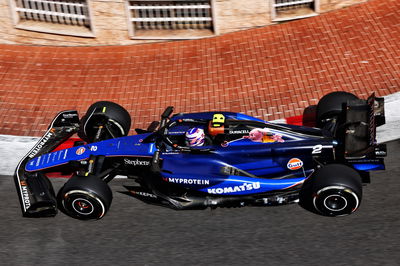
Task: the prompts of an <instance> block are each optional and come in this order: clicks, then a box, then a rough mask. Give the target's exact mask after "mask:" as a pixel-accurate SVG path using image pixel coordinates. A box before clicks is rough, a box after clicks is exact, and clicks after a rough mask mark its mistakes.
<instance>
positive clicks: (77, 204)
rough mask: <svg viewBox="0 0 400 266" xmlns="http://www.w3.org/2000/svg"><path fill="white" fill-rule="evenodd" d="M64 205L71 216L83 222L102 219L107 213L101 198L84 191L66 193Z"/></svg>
mask: <svg viewBox="0 0 400 266" xmlns="http://www.w3.org/2000/svg"><path fill="white" fill-rule="evenodd" d="M62 205H63V207H64V209H65V211H66V212H67V213H68V214H69V215H70V216H72V217H74V218H78V219H83V220H85V219H100V218H102V217H103V216H104V215H105V213H106V207H105V205H104V203H103V202H102V201H101V200H100V198H99V197H97V196H96V195H95V194H93V193H90V192H87V191H84V190H71V191H68V192H67V193H65V194H64V196H63V198H62Z"/></svg>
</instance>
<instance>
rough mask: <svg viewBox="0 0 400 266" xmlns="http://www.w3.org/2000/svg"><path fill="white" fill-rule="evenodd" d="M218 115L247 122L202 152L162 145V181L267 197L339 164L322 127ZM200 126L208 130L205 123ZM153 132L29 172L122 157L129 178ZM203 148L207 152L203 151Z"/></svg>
mask: <svg viewBox="0 0 400 266" xmlns="http://www.w3.org/2000/svg"><path fill="white" fill-rule="evenodd" d="M214 114H215V112H204V113H194V114H177V115H174V116H173V117H172V118H171V121H178V120H185V119H186V120H187V119H193V120H196V121H197V120H204V121H207V120H211V119H212V117H213V115H214ZM218 114H223V115H224V116H225V118H226V119H227V120H235V121H243V124H242V125H241V124H240V123H239V127H238V128H233V129H228V130H227V131H226V134H227V135H229V134H231V135H233V137H232V136H230V138H229V140H228V141H224V142H223V143H211V144H208V145H207V146H204V147H201V148H199V152H196V149H192V150H191V151H181V150H176V149H174V148H173V147H171V146H170V145H168V144H165V145H163V147H164V148H163V149H162V150H161V154H160V161H161V172H160V174H161V179H162V182H165V184H166V185H169V184H174V185H178V186H179V187H181V188H183V189H186V190H188V191H195V192H198V193H203V194H204V193H205V194H209V195H218V196H221V195H231V196H236V195H253V194H265V193H271V192H276V191H286V190H288V189H295V188H298V187H299V186H301V185H302V183H303V182H304V181H305V179H307V178H308V177H309V176H310V175H311V174H312V173H313V172H314V170H315V169H316V166H317V165H318V163H321V162H323V163H329V162H333V161H334V160H335V158H334V148H335V147H336V146H337V142H336V140H334V139H333V138H331V137H330V136H329V134H324V133H323V132H322V131H321V130H320V129H315V128H306V127H300V126H289V125H276V124H272V123H269V122H265V121H263V120H261V119H258V118H254V117H250V116H247V115H244V114H240V113H232V112H218ZM194 124H196V123H194V122H193V123H190V121H189V122H188V123H178V124H177V125H176V126H174V127H172V128H170V129H169V132H168V135H169V136H172V137H174V138H175V139H179V138H182V137H183V134H184V133H185V131H186V130H188V129H189V128H190V127H192V126H193V125H194ZM236 124H238V123H237V122H236ZM248 124H249V125H250V124H251V125H250V126H249V125H248ZM196 126H198V127H204V128H206V127H207V123H203V124H201V123H200V124H196ZM254 128H262V129H268V131H269V132H270V134H272V135H279V136H280V137H281V139H282V141H281V142H278V141H272V142H266V143H265V142H256V141H253V140H251V139H250V138H248V135H249V131H250V130H251V129H254ZM238 132H239V133H238ZM154 134H155V133H145V134H140V135H133V136H127V137H122V138H116V139H110V140H105V141H101V142H96V143H92V144H87V145H82V146H77V147H73V148H69V149H65V150H59V151H55V152H51V153H47V154H43V155H41V156H38V157H36V158H33V159H31V160H30V161H29V162H28V163H27V164H26V167H25V170H26V171H27V172H36V171H42V170H46V169H49V168H55V167H59V166H63V165H67V164H68V163H70V162H74V161H84V160H88V159H89V158H90V157H91V156H105V157H106V160H118V159H119V160H120V161H121V162H122V164H123V168H124V169H125V170H126V175H129V174H130V171H131V170H132V169H133V168H135V167H137V166H139V167H143V166H149V165H150V161H151V158H152V157H153V155H154V153H155V151H157V150H158V148H157V145H156V143H155V142H154V141H148V140H149V139H150V140H151V139H152V137H153V136H154ZM235 134H236V135H235ZM154 138H156V136H154ZM204 149H208V151H205V152H204ZM354 166H355V168H356V169H357V170H362V171H364V170H375V169H379V168H380V166H379V165H378V166H377V165H373V166H369V165H365V164H364V165H362V164H357V165H354ZM374 168H375V169H374ZM135 174H137V175H141V172H140V171H139V172H137V171H136V172H135ZM145 174H146V171H144V170H143V175H145ZM143 178H146V176H144V177H143Z"/></svg>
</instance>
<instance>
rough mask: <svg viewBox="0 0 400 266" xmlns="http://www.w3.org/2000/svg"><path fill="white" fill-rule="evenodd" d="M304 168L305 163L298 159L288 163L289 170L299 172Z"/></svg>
mask: <svg viewBox="0 0 400 266" xmlns="http://www.w3.org/2000/svg"><path fill="white" fill-rule="evenodd" d="M302 167H303V161H302V160H300V159H298V158H292V159H290V160H289V162H288V163H287V168H288V169H290V170H297V169H300V168H302Z"/></svg>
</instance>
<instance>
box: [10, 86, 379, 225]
mask: <svg viewBox="0 0 400 266" xmlns="http://www.w3.org/2000/svg"><path fill="white" fill-rule="evenodd" d="M172 112H173V108H172V107H168V108H167V109H166V110H165V111H164V113H163V114H162V115H161V120H160V122H153V123H151V125H150V126H149V128H147V129H146V130H144V129H136V132H137V133H138V134H136V135H132V136H127V134H128V132H129V130H130V125H131V118H130V115H129V113H128V112H127V111H126V110H125V109H124V108H123V107H121V106H120V105H118V104H115V103H112V102H105V101H103V102H97V103H95V104H93V105H92V106H91V107H90V108H89V109H88V111H87V113H86V114H85V115H84V116H83V117H81V119H79V117H78V113H77V111H63V112H60V113H59V114H58V115H57V116H56V117H55V118H54V120H53V121H52V123H51V125H50V126H49V129H48V131H47V132H46V133H45V134H44V135H43V137H42V138H41V139H40V140H39V141H38V143H37V144H36V145H35V146H34V147H33V148H32V150H31V151H30V152H29V153H28V154H27V155H26V156H25V157H24V158H23V159H22V160H21V162H20V163H19V165H18V167H17V169H16V172H15V175H14V179H15V183H16V187H17V191H18V196H19V199H20V203H21V209H22V213H23V216H25V217H46V216H54V215H56V214H57V209H60V210H61V211H62V212H64V213H66V214H67V215H69V216H71V217H73V218H77V219H83V220H87V219H100V218H102V217H103V216H104V215H105V214H106V212H107V211H108V209H109V208H110V205H111V201H112V192H111V190H110V187H109V186H108V185H107V183H108V182H110V181H111V180H112V179H113V178H114V177H115V176H117V175H124V176H127V177H128V178H131V179H134V180H135V181H136V183H135V184H137V185H135V186H125V188H126V189H127V190H126V192H125V193H126V194H128V195H131V196H134V197H136V198H139V199H141V200H143V201H146V202H149V203H152V204H157V205H163V206H168V207H171V208H173V209H177V210H183V209H205V208H207V207H211V208H215V207H242V206H269V205H281V204H288V203H299V204H300V205H301V206H302V207H304V208H305V209H307V210H310V211H312V212H315V213H318V214H322V215H325V216H342V215H348V214H351V213H353V212H354V211H356V210H357V209H358V207H359V206H360V203H361V197H362V184H363V183H369V182H370V175H369V172H370V171H374V170H384V169H385V166H384V161H383V157H385V156H386V147H385V145H384V144H377V143H376V127H377V126H380V125H382V124H384V123H385V117H384V100H383V98H378V97H375V96H374V95H371V96H370V97H369V98H368V99H367V100H362V99H359V98H357V97H356V96H355V95H353V94H351V93H347V92H334V93H330V94H327V95H325V96H324V97H323V98H321V100H320V101H319V103H318V105H316V106H309V107H307V108H306V109H305V111H304V114H303V124H305V125H308V126H295V125H287V124H275V123H270V122H266V121H263V120H260V119H258V118H254V117H250V116H247V115H244V114H240V113H233V112H202V113H190V114H175V115H173V116H171V114H172ZM310 126H312V127H310ZM193 128H195V129H196V130H194V131H198V130H200V131H201V132H203V133H204V139H203V140H204V141H203V142H202V143H201V144H202V145H199V146H191V145H190V143H188V141H187V138H186V136H187V132H189V131H193ZM200 131H199V132H200ZM75 134H78V136H79V137H80V138H79V139H75V138H73V136H74V135H75ZM71 140H73V141H72V144H71V145H69V146H68V145H66V143H71ZM54 172H57V173H62V174H63V175H65V174H68V173H69V174H71V176H72V177H71V178H70V179H68V181H67V182H66V183H65V184H64V186H63V187H62V188H61V189H60V191H59V192H58V194H57V196H56V194H55V192H54V190H53V188H52V185H51V182H50V181H49V179H48V176H49V173H54Z"/></svg>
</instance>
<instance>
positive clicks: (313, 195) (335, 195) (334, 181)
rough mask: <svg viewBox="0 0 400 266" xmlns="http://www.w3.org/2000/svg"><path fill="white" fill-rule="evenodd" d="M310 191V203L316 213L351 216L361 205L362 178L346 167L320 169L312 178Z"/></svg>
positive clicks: (328, 166) (332, 165) (337, 166)
mask: <svg viewBox="0 0 400 266" xmlns="http://www.w3.org/2000/svg"><path fill="white" fill-rule="evenodd" d="M308 189H309V191H308V193H310V194H309V195H308V197H309V198H308V200H309V203H311V204H312V205H311V206H312V208H313V209H314V211H315V212H316V213H319V214H322V215H324V216H344V215H349V214H351V213H353V212H355V211H356V210H357V209H358V207H359V206H360V204H361V198H362V183H361V177H360V175H359V174H358V173H357V172H356V171H355V170H354V169H352V168H350V167H348V166H346V165H342V164H330V165H326V166H324V167H322V168H320V169H319V170H317V171H316V173H315V174H314V175H313V177H312V178H311V180H310V184H309V188H308ZM303 196H304V195H303ZM303 199H304V198H303Z"/></svg>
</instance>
